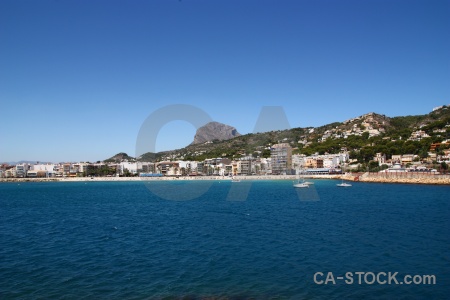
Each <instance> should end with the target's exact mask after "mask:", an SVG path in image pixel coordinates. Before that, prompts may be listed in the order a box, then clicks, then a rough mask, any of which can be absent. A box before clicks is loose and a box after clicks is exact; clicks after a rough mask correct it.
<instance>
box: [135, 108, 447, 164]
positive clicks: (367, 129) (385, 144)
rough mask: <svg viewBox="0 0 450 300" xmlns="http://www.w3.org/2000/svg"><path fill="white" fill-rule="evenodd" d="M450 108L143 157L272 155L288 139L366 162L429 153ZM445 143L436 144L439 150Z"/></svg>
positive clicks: (305, 149)
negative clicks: (379, 156)
mask: <svg viewBox="0 0 450 300" xmlns="http://www.w3.org/2000/svg"><path fill="white" fill-rule="evenodd" d="M449 124H450V108H449V107H447V106H444V107H442V108H440V109H438V110H435V111H433V112H430V113H429V114H425V115H417V116H400V117H392V118H391V117H387V116H385V115H381V114H377V113H368V114H365V115H362V116H359V117H356V118H353V119H349V120H346V121H343V122H334V123H330V124H327V125H323V126H320V127H315V128H314V127H306V128H292V129H289V130H278V131H270V132H264V133H256V134H253V133H249V134H245V135H241V136H237V137H234V138H232V139H229V140H217V139H216V140H213V141H208V142H204V143H198V144H191V145H189V146H187V147H184V148H182V149H177V150H173V151H165V152H160V153H146V154H144V155H143V156H141V157H140V158H139V160H141V161H161V160H198V161H201V160H204V159H207V158H215V157H226V158H230V159H237V158H241V157H245V156H252V157H255V158H257V157H270V146H271V145H273V144H276V143H289V144H291V146H292V147H293V149H294V153H303V154H306V155H311V154H313V153H316V152H318V153H319V154H325V153H338V152H339V151H341V150H342V149H343V148H346V150H347V151H349V152H350V156H351V158H355V159H358V161H360V162H368V161H369V160H371V159H372V158H373V156H374V155H375V154H376V153H377V152H382V153H385V154H386V155H387V157H390V156H392V155H394V154H406V153H408V154H417V155H420V156H421V157H427V156H428V151H429V149H430V146H431V144H432V143H437V142H442V141H443V140H445V139H449V138H450V125H449ZM446 147H447V146H445V145H443V146H441V147H440V148H438V149H437V151H441V150H442V149H444V148H446Z"/></svg>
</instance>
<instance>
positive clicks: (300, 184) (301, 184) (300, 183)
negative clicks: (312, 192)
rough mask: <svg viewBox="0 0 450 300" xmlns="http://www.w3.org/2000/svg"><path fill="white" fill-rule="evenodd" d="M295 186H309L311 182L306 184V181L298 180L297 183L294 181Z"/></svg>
mask: <svg viewBox="0 0 450 300" xmlns="http://www.w3.org/2000/svg"><path fill="white" fill-rule="evenodd" d="M293 186H294V187H295V188H309V184H306V183H304V182H300V181H298V182H297V183H295V181H294V185H293Z"/></svg>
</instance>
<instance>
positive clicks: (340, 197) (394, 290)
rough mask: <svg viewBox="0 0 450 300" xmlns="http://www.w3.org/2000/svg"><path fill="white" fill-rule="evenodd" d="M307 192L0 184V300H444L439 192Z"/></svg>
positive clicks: (444, 214) (447, 244)
mask: <svg viewBox="0 0 450 300" xmlns="http://www.w3.org/2000/svg"><path fill="white" fill-rule="evenodd" d="M314 183H315V184H314V185H311V186H310V188H309V189H295V188H293V186H292V181H289V180H274V181H270V180H267V181H262V180H261V181H241V182H231V181H230V180H216V181H182V180H176V181H175V180H174V181H156V180H153V181H133V182H20V183H17V182H15V183H0V299H363V298H364V299H448V297H449V295H450V197H449V194H450V186H433V185H406V184H381V183H361V182H354V183H352V187H348V188H342V187H337V186H336V184H337V183H339V181H336V180H315V181H314ZM406 276H410V277H408V280H407V279H406V278H405V277H406ZM433 278H434V280H433ZM413 280H414V281H413ZM408 283H410V284H408Z"/></svg>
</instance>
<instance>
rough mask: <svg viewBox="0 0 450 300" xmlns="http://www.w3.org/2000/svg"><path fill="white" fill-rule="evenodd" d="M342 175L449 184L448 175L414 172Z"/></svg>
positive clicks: (373, 180) (369, 180)
mask: <svg viewBox="0 0 450 300" xmlns="http://www.w3.org/2000/svg"><path fill="white" fill-rule="evenodd" d="M342 177H343V178H344V179H346V180H351V181H361V182H384V183H412V184H450V175H443V174H430V173H415V172H391V173H378V172H377V173H370V172H366V173H357V174H355V173H349V174H346V175H344V176H342Z"/></svg>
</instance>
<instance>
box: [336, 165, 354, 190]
mask: <svg viewBox="0 0 450 300" xmlns="http://www.w3.org/2000/svg"><path fill="white" fill-rule="evenodd" d="M341 170H342V171H344V165H342V167H341ZM343 174H345V173H343ZM336 186H338V187H350V186H352V185H351V184H350V183H347V182H344V179H343V178H342V182H341V183H338V184H336Z"/></svg>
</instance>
